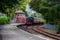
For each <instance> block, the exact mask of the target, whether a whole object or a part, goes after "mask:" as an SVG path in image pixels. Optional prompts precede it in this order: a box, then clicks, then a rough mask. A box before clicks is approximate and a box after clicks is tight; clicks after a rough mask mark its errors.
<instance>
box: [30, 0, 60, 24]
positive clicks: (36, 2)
mask: <svg viewBox="0 0 60 40" xmlns="http://www.w3.org/2000/svg"><path fill="white" fill-rule="evenodd" d="M30 7H31V8H32V9H33V10H35V11H37V12H39V13H41V14H42V15H43V16H44V18H45V19H46V20H47V22H50V23H53V24H56V22H57V21H56V20H57V19H58V20H59V19H60V8H59V7H60V1H59V0H32V1H31V2H30Z"/></svg>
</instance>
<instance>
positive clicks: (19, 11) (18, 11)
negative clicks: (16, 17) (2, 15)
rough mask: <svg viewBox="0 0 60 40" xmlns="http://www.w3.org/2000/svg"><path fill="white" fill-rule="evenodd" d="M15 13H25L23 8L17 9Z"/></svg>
mask: <svg viewBox="0 0 60 40" xmlns="http://www.w3.org/2000/svg"><path fill="white" fill-rule="evenodd" d="M15 13H22V14H24V12H23V11H21V10H17V11H15Z"/></svg>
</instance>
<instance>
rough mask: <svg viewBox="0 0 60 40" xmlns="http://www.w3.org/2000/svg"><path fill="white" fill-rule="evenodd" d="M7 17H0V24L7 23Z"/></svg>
mask: <svg viewBox="0 0 60 40" xmlns="http://www.w3.org/2000/svg"><path fill="white" fill-rule="evenodd" d="M7 23H8V18H7V17H0V25H3V24H7Z"/></svg>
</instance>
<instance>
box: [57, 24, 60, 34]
mask: <svg viewBox="0 0 60 40" xmlns="http://www.w3.org/2000/svg"><path fill="white" fill-rule="evenodd" d="M57 34H60V24H59V25H58V26H57Z"/></svg>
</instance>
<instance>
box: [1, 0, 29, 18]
mask: <svg viewBox="0 0 60 40" xmlns="http://www.w3.org/2000/svg"><path fill="white" fill-rule="evenodd" d="M28 2H29V0H0V12H2V13H5V14H7V16H8V17H9V18H10V19H11V18H12V17H13V16H14V12H15V10H16V9H19V10H23V11H25V7H26V4H27V3H28Z"/></svg>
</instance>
